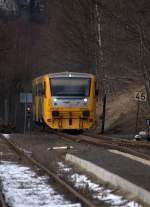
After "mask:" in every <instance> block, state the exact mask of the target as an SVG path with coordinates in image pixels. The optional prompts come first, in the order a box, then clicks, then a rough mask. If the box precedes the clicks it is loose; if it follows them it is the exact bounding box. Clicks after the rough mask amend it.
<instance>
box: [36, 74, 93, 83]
mask: <svg viewBox="0 0 150 207" xmlns="http://www.w3.org/2000/svg"><path fill="white" fill-rule="evenodd" d="M43 76H48V77H49V78H61V77H81V78H92V77H93V76H94V75H93V74H90V73H77V72H60V73H48V74H44V75H41V76H39V77H36V78H35V79H34V80H33V81H35V80H39V79H41V78H42V77H43Z"/></svg>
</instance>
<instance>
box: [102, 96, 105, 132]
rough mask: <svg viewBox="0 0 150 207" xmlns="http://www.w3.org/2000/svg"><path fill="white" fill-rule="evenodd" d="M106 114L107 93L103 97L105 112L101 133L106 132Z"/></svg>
mask: <svg viewBox="0 0 150 207" xmlns="http://www.w3.org/2000/svg"><path fill="white" fill-rule="evenodd" d="M105 116H106V93H105V94H104V97H103V113H102V128H101V134H104V129H105Z"/></svg>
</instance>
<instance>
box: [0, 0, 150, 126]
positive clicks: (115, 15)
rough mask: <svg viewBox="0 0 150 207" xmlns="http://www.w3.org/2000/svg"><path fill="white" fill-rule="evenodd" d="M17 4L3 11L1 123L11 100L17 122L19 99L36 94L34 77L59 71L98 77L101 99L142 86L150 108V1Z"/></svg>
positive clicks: (79, 0)
mask: <svg viewBox="0 0 150 207" xmlns="http://www.w3.org/2000/svg"><path fill="white" fill-rule="evenodd" d="M7 1H8V0H6V2H7ZM12 2H13V0H12V1H11V0H9V1H8V5H9V6H10V7H9V10H8V9H6V7H2V5H1V6H0V8H1V20H0V24H1V27H0V68H1V69H0V83H1V87H0V110H1V111H0V117H3V111H4V110H3V108H4V107H3V106H4V100H6V99H7V100H8V103H9V111H10V114H11V117H10V120H11V121H12V122H13V121H14V116H15V115H13V113H14V107H15V106H16V101H17V100H18V95H19V93H20V92H23V91H31V81H32V79H33V78H34V77H36V76H38V75H41V74H45V73H49V72H50V73H51V72H60V71H75V72H76V71H77V72H78V71H80V72H89V73H94V74H96V77H97V84H98V88H99V91H100V93H99V96H100V99H101V96H102V95H103V94H104V93H115V92H117V91H118V89H119V90H120V87H122V89H121V90H123V87H124V84H123V83H124V82H126V81H141V82H142V83H143V84H144V86H145V89H146V91H147V95H148V100H149V104H150V58H149V55H150V35H149V33H150V2H149V1H148V0H140V1H139V0H132V1H130V0H122V1H120V0H63V1H62V0H30V1H25V0H24V1H23V0H18V1H16V3H15V4H16V5H15V6H14V4H12ZM11 5H12V6H11ZM11 8H12V9H11Z"/></svg>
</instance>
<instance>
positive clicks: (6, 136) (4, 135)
mask: <svg viewBox="0 0 150 207" xmlns="http://www.w3.org/2000/svg"><path fill="white" fill-rule="evenodd" d="M2 136H3V137H5V138H6V139H9V138H10V134H2Z"/></svg>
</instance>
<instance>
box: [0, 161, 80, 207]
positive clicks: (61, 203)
mask: <svg viewBox="0 0 150 207" xmlns="http://www.w3.org/2000/svg"><path fill="white" fill-rule="evenodd" d="M0 181H1V185H2V191H3V193H4V195H5V198H6V201H7V203H8V205H9V206H10V207H29V206H30V207H39V206H42V207H81V204H71V202H70V201H67V200H66V199H65V198H64V197H63V195H60V194H59V193H57V192H56V191H55V190H54V189H53V188H52V186H50V185H49V184H47V182H48V177H47V176H38V175H37V174H36V172H34V171H32V170H31V169H30V168H29V167H24V166H22V165H18V164H16V163H12V162H8V161H2V162H1V163H0Z"/></svg>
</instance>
